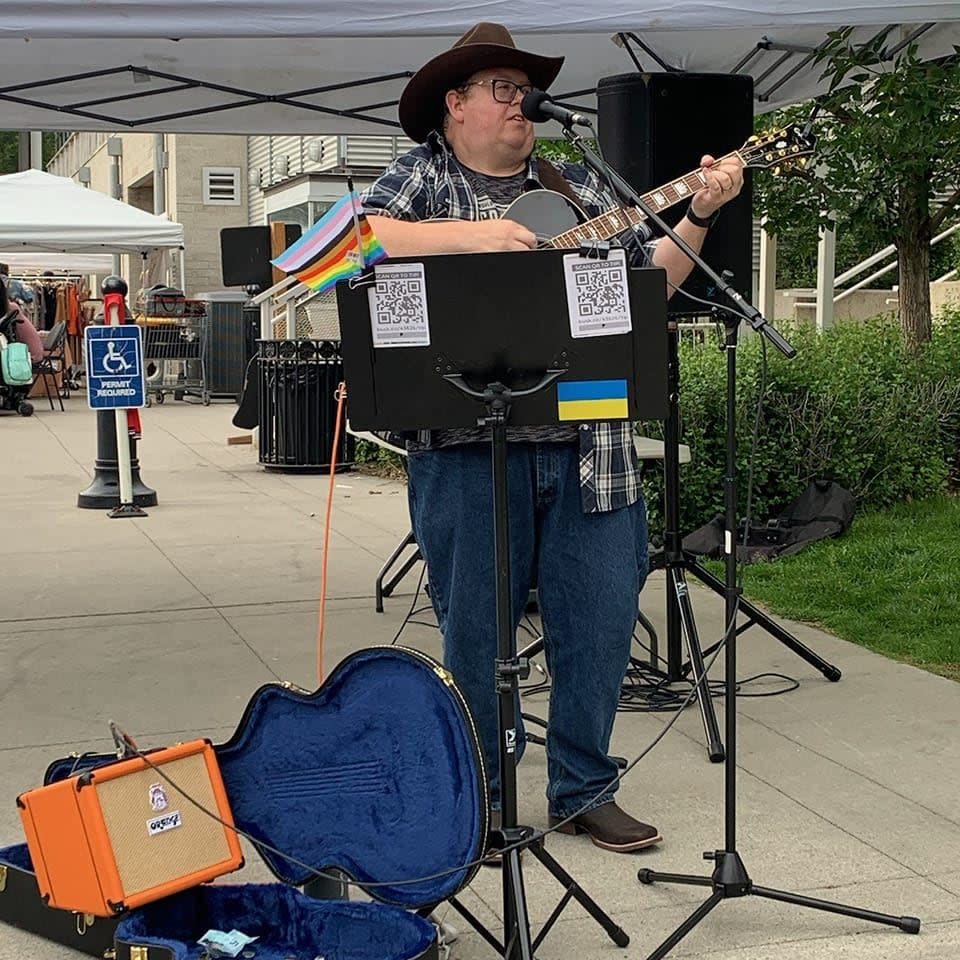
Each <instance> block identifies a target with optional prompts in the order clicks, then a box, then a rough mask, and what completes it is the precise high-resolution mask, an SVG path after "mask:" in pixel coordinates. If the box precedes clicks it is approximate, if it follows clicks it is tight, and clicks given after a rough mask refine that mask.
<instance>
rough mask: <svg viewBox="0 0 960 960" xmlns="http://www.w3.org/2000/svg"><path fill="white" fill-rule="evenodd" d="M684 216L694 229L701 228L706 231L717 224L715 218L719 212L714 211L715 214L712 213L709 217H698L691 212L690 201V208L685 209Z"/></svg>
mask: <svg viewBox="0 0 960 960" xmlns="http://www.w3.org/2000/svg"><path fill="white" fill-rule="evenodd" d="M686 216H687V219H688V220H689V221H690V222H691V223H692V224H693V225H694V226H695V227H701V228H703V229H704V230H707V229H709V228H710V227H712V226H713V225H714V224H715V223H716V222H717V217H719V216H720V211H719V210H717V211H715V212H714V213H713V214H712V215H711V216H709V217H698V216H697V215H696V214H695V213H694V212H693V202H692V201H691V203H690V206H689V207H687V214H686Z"/></svg>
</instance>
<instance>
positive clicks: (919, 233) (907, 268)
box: [897, 173, 931, 350]
mask: <svg viewBox="0 0 960 960" xmlns="http://www.w3.org/2000/svg"><path fill="white" fill-rule="evenodd" d="M929 190H930V179H929V177H927V176H924V175H923V174H922V173H910V174H908V175H907V176H906V177H905V178H904V179H903V180H901V181H900V197H899V200H900V203H899V206H900V223H899V227H898V230H897V253H898V255H899V257H900V328H901V330H902V331H903V339H904V343H905V344H906V345H907V348H908V349H910V350H917V349H919V348H920V347H921V346H922V345H923V344H925V343H928V342H929V340H930V331H931V324H930V236H931V234H930V195H929Z"/></svg>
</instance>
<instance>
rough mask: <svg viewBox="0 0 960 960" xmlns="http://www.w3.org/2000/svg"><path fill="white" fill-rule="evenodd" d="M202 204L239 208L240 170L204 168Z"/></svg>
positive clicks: (237, 168)
mask: <svg viewBox="0 0 960 960" xmlns="http://www.w3.org/2000/svg"><path fill="white" fill-rule="evenodd" d="M203 202H204V203H211V204H220V205H221V206H239V205H240V168H239V167H204V168H203Z"/></svg>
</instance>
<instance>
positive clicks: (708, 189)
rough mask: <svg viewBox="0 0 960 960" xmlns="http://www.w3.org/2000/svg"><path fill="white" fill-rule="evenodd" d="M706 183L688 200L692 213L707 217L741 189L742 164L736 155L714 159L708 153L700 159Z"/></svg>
mask: <svg viewBox="0 0 960 960" xmlns="http://www.w3.org/2000/svg"><path fill="white" fill-rule="evenodd" d="M700 166H701V168H702V170H703V175H704V177H705V178H706V181H707V184H706V186H705V187H704V188H703V189H702V190H698V191H697V192H696V193H695V194H694V195H693V199H692V200H691V201H690V206H691V207H692V208H693V212H694V214H696V216H698V217H703V219H705V220H706V219H707V218H708V217H712V216H713V215H714V214H715V213H716V212H717V211H718V210H719V209H720V208H721V207H722V206H723V205H724V204H725V203H729V202H730V201H731V200H732V199H733V198H734V197H735V196H737V194H739V193H740V191H741V190H742V189H743V164H742V163H741V162H740V161H739V160H738V159H737V158H736V157H733V156H731V157H726V158H724V159H722V160H716V159H715V158H713V157H711V156H710V155H709V154H707V155H706V156H704V157H703V159H702V160H701V161H700Z"/></svg>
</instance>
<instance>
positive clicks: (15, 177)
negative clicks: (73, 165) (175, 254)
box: [0, 170, 183, 254]
mask: <svg viewBox="0 0 960 960" xmlns="http://www.w3.org/2000/svg"><path fill="white" fill-rule="evenodd" d="M182 247H183V227H182V226H181V225H180V224H179V223H173V222H171V221H170V220H168V219H167V218H166V217H157V216H154V215H153V214H152V213H144V212H143V211H142V210H138V209H137V208H136V207H131V206H129V205H128V204H126V203H121V202H120V201H119V200H114V199H113V198H111V197H108V196H106V195H105V194H102V193H97V192H96V191H95V190H88V189H86V188H85V187H81V186H79V185H78V184H76V183H74V181H73V180H70V179H68V178H67V177H55V176H53V175H52V174H49V173H43V172H42V171H40V170H25V171H23V172H22V173H11V174H9V175H7V176H5V177H0V251H4V252H6V251H11V252H15V251H20V252H28V251H33V252H46V253H77V254H80V253H106V254H120V253H141V254H146V253H148V252H149V251H151V250H157V249H169V248H182Z"/></svg>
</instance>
